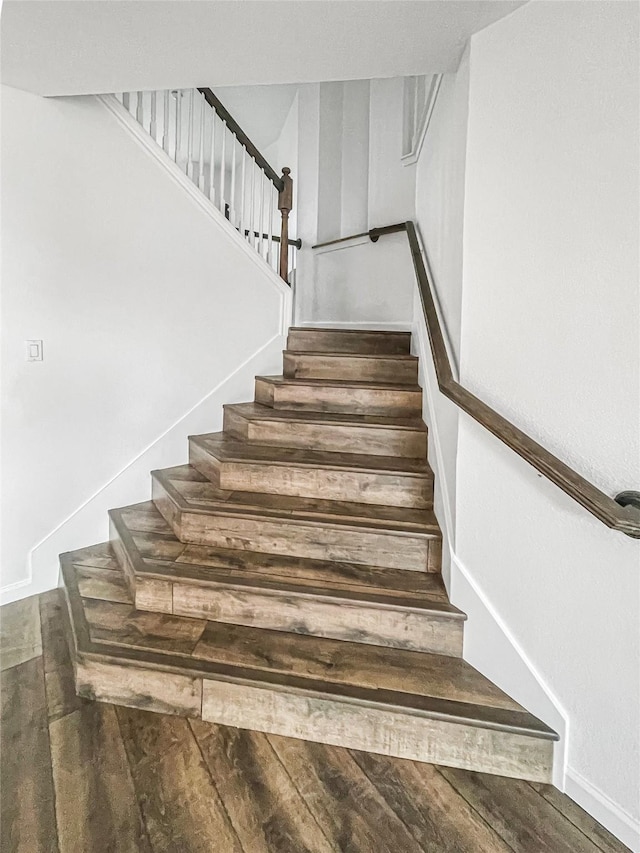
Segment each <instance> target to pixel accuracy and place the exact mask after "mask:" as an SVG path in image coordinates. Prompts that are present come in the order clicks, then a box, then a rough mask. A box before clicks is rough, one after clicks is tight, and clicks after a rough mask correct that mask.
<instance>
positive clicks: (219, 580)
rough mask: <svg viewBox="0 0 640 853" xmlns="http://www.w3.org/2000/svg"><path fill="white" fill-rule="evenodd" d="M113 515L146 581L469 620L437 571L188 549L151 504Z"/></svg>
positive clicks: (188, 546) (250, 552)
mask: <svg viewBox="0 0 640 853" xmlns="http://www.w3.org/2000/svg"><path fill="white" fill-rule="evenodd" d="M109 514H110V517H111V518H112V520H113V522H114V524H115V526H116V528H117V531H118V534H119V536H120V540H121V541H122V543H123V546H124V548H125V549H126V551H127V556H128V559H129V561H130V563H131V565H132V566H133V567H134V570H135V571H136V573H138V574H140V575H141V576H146V577H152V578H158V579H162V580H167V579H169V580H175V581H180V582H186V583H197V584H204V585H206V584H228V585H238V586H253V587H257V588H261V589H271V590H280V591H289V592H296V593H297V594H302V595H309V596H322V597H325V598H332V599H343V600H344V601H349V602H352V603H357V602H358V601H360V602H367V603H369V604H378V605H381V606H385V607H398V608H403V609H409V610H428V611H430V612H433V613H434V614H438V615H441V616H447V617H450V618H458V619H464V618H465V616H464V614H463V613H462V612H461V611H460V610H458V608H456V607H454V606H453V605H452V604H450V603H449V602H448V599H447V596H446V591H445V589H444V584H443V583H442V578H441V576H440V575H438V574H435V573H427V572H424V573H419V572H407V571H403V570H402V569H395V570H394V569H377V568H375V567H373V566H366V565H357V564H354V563H345V562H343V563H340V562H331V561H324V560H312V559H305V558H302V557H289V556H286V555H276V554H260V553H256V552H252V551H242V550H238V549H228V548H216V547H212V546H206V545H189V544H185V543H183V542H181V541H180V540H179V539H178V538H177V537H176V536H175V535H174V533H173V531H172V529H171V527H170V526H169V524H168V523H167V522H166V521H165V519H164V518H163V516H162V515H161V514H160V512H159V511H158V510H157V508H156V507H155V505H154V504H153V502H151V501H147V502H144V503H140V504H134V505H132V506H129V507H122V508H121V509H114V510H111V511H110V513H109ZM106 567H107V566H105V568H106ZM108 567H109V568H113V566H112V565H110V566H108Z"/></svg>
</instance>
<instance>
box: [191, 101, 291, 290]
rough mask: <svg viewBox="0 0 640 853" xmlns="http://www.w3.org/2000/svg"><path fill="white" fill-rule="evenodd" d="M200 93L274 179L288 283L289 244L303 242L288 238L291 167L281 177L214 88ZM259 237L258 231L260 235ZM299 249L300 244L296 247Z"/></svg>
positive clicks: (283, 270) (282, 261)
mask: <svg viewBox="0 0 640 853" xmlns="http://www.w3.org/2000/svg"><path fill="white" fill-rule="evenodd" d="M198 92H200V94H201V95H203V96H204V99H205V100H206V102H207V103H208V104H209V106H210V107H211V108H212V109H213V110H215V112H216V113H217V114H218V116H219V117H220V118H221V119H222V121H224V123H225V124H226V126H227V127H228V129H229V130H230V131H231V133H232V134H233V135H234V136H235V137H236V139H237V140H238V142H239V143H240V145H242V146H243V148H244V149H245V151H246V152H247V154H248V155H249V156H250V157H252V158H253V160H254V161H255V163H256V165H257V166H259V167H260V169H261V170H262V171H263V172H264V174H265V175H266V176H267V178H268V179H269V180H270V181H271V183H272V184H273V185H274V187H275V188H276V189H277V190H278V210H279V211H280V217H281V223H280V238H279V240H278V241H277V242H279V243H280V257H279V263H278V266H279V272H280V277H281V278H282V279H284V281H286V282H287V284H288V276H289V245H294V246H295V245H297V243H299V242H300V241H295V242H294V241H289V214H290V213H291V210H292V209H293V179H292V177H291V169H289V168H288V167H287V166H285V167H284V168H283V169H282V177H280V176H279V175H278V174H277V173H276V171H275V169H274V168H273V167H272V166H271V165H270V163H269V162H268V161H267V159H266V158H265V157H264V156H263V155H262V154H261V153H260V151H259V150H258V148H257V147H256V146H255V145H254V144H253V142H252V141H251V140H250V139H249V137H248V136H247V134H246V133H245V132H244V130H243V129H242V128H241V127H240V125H239V124H238V122H237V121H236V120H235V119H234V117H233V116H232V115H231V113H230V112H229V110H228V109H227V108H226V107H225V105H224V104H223V103H222V101H221V100H220V98H218V97H217V96H216V95H214V94H213V92H212V91H211V89H208V88H206V87H202V88H198ZM258 236H259V234H258ZM297 248H300V246H297Z"/></svg>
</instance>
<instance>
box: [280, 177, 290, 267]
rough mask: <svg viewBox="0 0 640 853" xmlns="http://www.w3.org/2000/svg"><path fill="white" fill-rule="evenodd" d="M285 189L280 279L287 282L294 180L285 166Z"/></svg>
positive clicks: (283, 194)
mask: <svg viewBox="0 0 640 853" xmlns="http://www.w3.org/2000/svg"><path fill="white" fill-rule="evenodd" d="M282 183H283V187H282V189H281V190H280V195H279V196H278V210H279V211H280V213H281V214H282V228H281V231H280V277H281V278H283V279H284V280H285V281H287V277H288V275H289V214H290V213H291V210H292V208H293V178H292V177H291V169H289V167H288V166H285V167H284V168H283V170H282Z"/></svg>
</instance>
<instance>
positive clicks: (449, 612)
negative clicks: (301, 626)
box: [127, 531, 467, 621]
mask: <svg viewBox="0 0 640 853" xmlns="http://www.w3.org/2000/svg"><path fill="white" fill-rule="evenodd" d="M136 532H137V531H136ZM141 532H146V531H141ZM131 548H132V549H135V551H136V553H137V555H138V556H139V558H140V560H141V561H142V564H141V567H140V570H139V571H138V570H136V575H138V574H139V575H140V576H144V577H146V578H151V579H154V580H164V581H167V580H171V581H172V583H184V584H185V585H188V586H210V587H221V586H224V587H242V588H243V589H255V590H256V591H257V592H258V593H264V594H266V595H269V594H273V595H277V594H279V593H290V594H293V595H295V596H296V597H298V598H307V599H318V598H321V599H322V601H326V602H330V603H336V604H339V603H360V604H366V605H367V606H368V607H369V606H370V607H373V608H375V609H379V610H396V611H398V612H403V613H409V612H411V613H417V614H421V615H430V616H432V617H434V618H441V619H453V620H458V621H465V620H466V618H467V616H466V614H465V613H463V612H462V611H461V610H458V608H457V607H454V605H452V604H449V602H446V601H443V602H438V601H437V600H435V599H430V598H428V597H426V596H424V594H418V600H417V601H414V600H412V598H411V595H410V593H406V594H405V595H387V594H386V593H385V592H384V591H383V590H382V589H380V588H378V589H377V590H373V589H372V590H371V591H368V590H366V589H364V588H363V589H362V590H348V589H344V590H341V589H339V588H338V587H336V586H332V587H320V586H314V585H312V584H298V583H296V582H295V581H294V580H285V579H283V580H275V579H274V578H270V577H269V576H268V575H265V576H264V577H260V578H256V577H247V578H243V577H242V576H241V575H240V576H239V575H231V574H229V573H228V570H227V569H225V567H224V566H211V565H206V564H203V563H181V562H179V561H178V560H166V561H163V560H147V559H145V558H144V557H142V556H141V555H140V552H139V550H138V549H137V546H136V545H135V542H132V543H131ZM127 553H129V552H128V551H127ZM192 568H193V569H194V570H197V569H199V570H201V571H203V570H204V571H206V572H207V573H210V574H211V577H209V578H201V577H195V576H194V575H193V574H189V570H190V569H192ZM247 574H249V572H247ZM440 603H441V604H442V605H443V606H442V607H439V606H438V605H439V604H440Z"/></svg>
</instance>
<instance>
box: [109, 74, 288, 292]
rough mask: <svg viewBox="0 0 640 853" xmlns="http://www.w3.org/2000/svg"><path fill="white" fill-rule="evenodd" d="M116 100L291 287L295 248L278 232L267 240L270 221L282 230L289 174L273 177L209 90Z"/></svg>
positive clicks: (150, 93) (124, 96)
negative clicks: (280, 225)
mask: <svg viewBox="0 0 640 853" xmlns="http://www.w3.org/2000/svg"><path fill="white" fill-rule="evenodd" d="M116 98H117V99H118V100H119V101H120V103H121V104H122V105H123V107H124V108H125V109H126V110H127V111H128V112H129V113H130V114H131V115H132V116H133V117H134V118H135V119H136V121H138V123H139V124H140V125H142V127H143V128H144V129H145V130H146V131H147V133H149V135H150V136H151V137H152V138H153V139H154V141H155V142H156V143H157V144H158V145H159V146H160V147H161V148H163V149H164V151H165V152H166V153H167V155H168V156H169V157H171V159H172V160H173V161H174V162H175V163H176V165H177V166H178V167H179V168H180V169H181V171H182V172H184V174H185V175H187V177H188V178H190V180H192V181H193V183H194V184H195V185H196V186H197V187H198V188H199V189H200V191H201V192H203V193H204V194H205V195H206V196H207V198H208V199H209V200H210V201H211V202H212V203H213V204H214V205H215V206H216V207H217V208H218V210H220V211H221V213H223V214H224V216H225V217H226V218H227V219H228V220H229V221H230V222H231V224H232V225H233V226H234V227H235V228H236V229H237V230H238V231H239V233H240V234H241V235H242V236H243V237H244V238H245V239H246V240H247V241H248V243H249V244H250V245H251V246H253V248H254V249H255V250H256V252H258V254H259V255H261V257H262V258H263V259H264V260H265V262H266V263H268V264H269V266H271V267H272V268H273V269H274V270H275V271H276V272H278V273H279V274H280V275H282V277H283V278H284V279H285V280H287V281H288V280H290V278H291V275H292V273H293V270H294V269H295V265H296V250H297V249H298V248H300V242H299V241H298V240H296V239H295V238H291V237H288V235H287V229H286V227H284V226H283V228H282V230H281V233H280V235H278V234H274V221H275V222H278V221H279V220H280V219H282V221H283V222H284V221H285V220H286V219H287V218H288V215H289V211H290V209H291V198H292V188H291V178H290V177H289V170H288V169H285V170H283V175H282V177H280V176H279V175H278V174H277V173H276V172H275V171H274V169H273V168H272V167H271V166H270V165H269V163H268V162H267V161H266V160H265V158H264V157H263V156H262V154H260V152H259V151H258V149H257V148H256V147H255V145H253V143H252V142H251V140H250V139H249V137H248V136H247V135H246V134H245V133H244V131H243V130H242V128H240V126H239V125H238V124H237V122H236V121H235V120H234V119H233V117H232V116H231V115H230V114H229V113H228V112H227V110H226V109H225V107H224V106H223V104H221V102H220V101H219V100H218V98H217V97H216V96H215V95H214V94H213V92H211V90H210V89H171V90H162V91H147V92H121V93H116ZM279 230H280V229H279ZM283 238H284V239H283Z"/></svg>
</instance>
